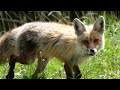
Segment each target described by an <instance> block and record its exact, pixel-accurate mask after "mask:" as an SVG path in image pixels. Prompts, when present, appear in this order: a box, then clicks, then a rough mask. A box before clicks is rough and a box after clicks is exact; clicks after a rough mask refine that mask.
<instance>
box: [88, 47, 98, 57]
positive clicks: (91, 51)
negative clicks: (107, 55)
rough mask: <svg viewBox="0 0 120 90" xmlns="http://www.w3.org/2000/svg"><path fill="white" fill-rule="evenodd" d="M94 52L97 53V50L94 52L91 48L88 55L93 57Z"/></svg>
mask: <svg viewBox="0 0 120 90" xmlns="http://www.w3.org/2000/svg"><path fill="white" fill-rule="evenodd" d="M96 52H97V50H96V49H94V48H91V49H90V52H89V55H91V56H93V55H95V54H96Z"/></svg>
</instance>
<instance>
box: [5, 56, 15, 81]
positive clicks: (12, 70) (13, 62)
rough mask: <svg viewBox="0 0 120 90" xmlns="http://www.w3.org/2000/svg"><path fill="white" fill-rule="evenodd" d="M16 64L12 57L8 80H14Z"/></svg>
mask: <svg viewBox="0 0 120 90" xmlns="http://www.w3.org/2000/svg"><path fill="white" fill-rule="evenodd" d="M15 63H16V60H15V58H14V56H13V55H12V56H11V57H10V61H9V72H8V75H7V76H6V79H13V78H14V68H15Z"/></svg>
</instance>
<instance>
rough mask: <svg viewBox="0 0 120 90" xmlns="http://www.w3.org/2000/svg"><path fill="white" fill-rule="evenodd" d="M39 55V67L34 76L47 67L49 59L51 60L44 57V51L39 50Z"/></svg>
mask: <svg viewBox="0 0 120 90" xmlns="http://www.w3.org/2000/svg"><path fill="white" fill-rule="evenodd" d="M37 57H38V62H37V68H36V70H35V72H34V74H33V75H32V78H36V77H37V75H38V74H39V73H41V72H42V71H43V70H44V69H45V68H46V66H47V64H48V61H49V60H48V59H47V58H44V57H43V56H42V52H38V54H37Z"/></svg>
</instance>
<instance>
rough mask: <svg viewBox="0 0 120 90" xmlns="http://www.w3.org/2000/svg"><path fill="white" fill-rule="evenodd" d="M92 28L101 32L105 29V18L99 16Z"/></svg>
mask: <svg viewBox="0 0 120 90" xmlns="http://www.w3.org/2000/svg"><path fill="white" fill-rule="evenodd" d="M93 30H95V31H98V32H100V33H103V32H104V31H105V20H104V17H103V16H100V17H99V18H98V19H97V20H96V21H95V23H94V25H93Z"/></svg>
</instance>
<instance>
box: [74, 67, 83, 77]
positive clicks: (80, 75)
mask: <svg viewBox="0 0 120 90" xmlns="http://www.w3.org/2000/svg"><path fill="white" fill-rule="evenodd" d="M73 71H74V76H75V78H76V79H79V78H81V77H82V74H81V71H80V69H79V66H78V65H74V66H73Z"/></svg>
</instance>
